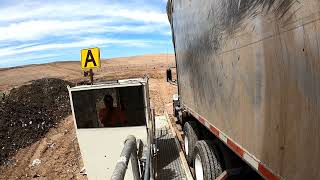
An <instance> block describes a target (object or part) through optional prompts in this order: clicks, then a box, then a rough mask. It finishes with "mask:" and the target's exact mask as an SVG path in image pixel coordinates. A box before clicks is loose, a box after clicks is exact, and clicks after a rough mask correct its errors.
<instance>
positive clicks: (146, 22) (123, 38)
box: [0, 0, 170, 61]
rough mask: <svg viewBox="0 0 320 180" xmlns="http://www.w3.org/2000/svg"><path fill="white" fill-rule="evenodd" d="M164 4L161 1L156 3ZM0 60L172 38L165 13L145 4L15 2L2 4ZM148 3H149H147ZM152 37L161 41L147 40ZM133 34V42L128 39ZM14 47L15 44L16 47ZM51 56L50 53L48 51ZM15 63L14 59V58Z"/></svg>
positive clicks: (112, 0)
mask: <svg viewBox="0 0 320 180" xmlns="http://www.w3.org/2000/svg"><path fill="white" fill-rule="evenodd" d="M159 2H160V3H161V4H162V5H163V2H161V1H159ZM1 3H2V5H1V6H0V14H1V16H0V58H1V59H2V60H1V61H4V60H3V59H6V58H7V57H13V56H20V55H25V54H30V53H34V56H31V55H28V56H26V57H25V58H26V59H28V58H32V57H36V58H45V59H46V58H51V57H55V56H51V55H52V54H50V57H49V56H45V55H42V56H40V55H39V54H45V53H46V52H48V51H55V50H56V49H59V50H62V51H64V50H66V49H71V48H79V49H80V48H86V47H92V46H99V47H106V46H110V45H117V46H121V47H130V46H134V47H150V46H155V45H156V44H165V42H164V40H159V39H165V38H168V36H169V35H170V32H168V31H169V30H170V28H169V23H168V20H167V15H166V14H165V10H164V9H162V10H160V9H157V8H155V7H152V6H150V4H149V5H148V4H145V3H149V1H144V0H140V2H136V1H128V2H123V1H118V0H109V1H108V2H101V1H100V0H92V1H81V0H77V1H74V0H71V1H61V0H55V1H46V2H45V3H44V1H41V2H40V1H19V0H18V1H16V2H15V3H9V4H8V3H7V4H5V3H4V2H1ZM150 3H151V1H150ZM148 34H149V35H151V36H150V37H151V38H152V37H161V36H162V37H161V38H157V39H154V40H153V41H150V38H149V37H148ZM131 35H133V37H131ZM17 44H18V45H17ZM49 53H50V52H49ZM12 59H18V58H14V57H13V58H12Z"/></svg>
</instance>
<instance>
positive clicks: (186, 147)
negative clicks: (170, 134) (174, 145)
mask: <svg viewBox="0 0 320 180" xmlns="http://www.w3.org/2000/svg"><path fill="white" fill-rule="evenodd" d="M184 150H185V152H186V155H187V156H188V155H189V140H188V137H187V136H184Z"/></svg>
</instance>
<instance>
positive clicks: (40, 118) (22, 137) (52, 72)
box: [0, 54, 177, 180]
mask: <svg viewBox="0 0 320 180" xmlns="http://www.w3.org/2000/svg"><path fill="white" fill-rule="evenodd" d="M171 66H175V63H174V55H170V54H169V55H167V54H157V55H144V56H134V57H127V58H116V59H109V60H103V61H102V67H101V69H99V70H95V80H96V81H105V80H115V79H125V78H134V77H142V76H144V75H145V74H147V75H148V76H149V77H150V81H149V86H150V97H151V104H152V107H153V108H155V111H156V114H158V115H159V114H163V112H164V111H165V110H167V111H168V112H170V111H171V110H172V106H171V102H172V100H171V97H172V95H173V94H174V93H176V92H177V89H176V87H175V86H172V85H170V84H169V83H167V82H166V80H165V71H166V69H167V68H168V67H171ZM86 81H88V79H86V78H84V77H83V71H82V70H81V69H80V63H79V62H56V63H49V64H41V65H28V66H24V67H16V68H6V69H0V93H1V94H2V93H5V94H6V96H5V98H4V100H1V98H0V103H1V105H0V111H1V112H0V145H1V146H0V179H1V180H2V179H32V178H37V179H80V180H82V179H87V178H86V176H85V175H84V174H83V173H82V171H83V170H84V165H83V162H82V158H81V153H80V150H79V145H78V141H77V137H76V133H75V127H74V123H73V119H72V116H71V111H70V104H69V97H68V93H67V88H66V87H67V85H75V84H80V83H83V82H86ZM1 94H0V95H1ZM8 137H9V138H8Z"/></svg>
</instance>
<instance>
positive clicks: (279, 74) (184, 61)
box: [167, 0, 320, 180]
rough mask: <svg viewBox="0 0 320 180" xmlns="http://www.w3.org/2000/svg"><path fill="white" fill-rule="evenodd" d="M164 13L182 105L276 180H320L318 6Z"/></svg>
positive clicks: (284, 1) (227, 6) (219, 4)
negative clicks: (271, 174)
mask: <svg viewBox="0 0 320 180" xmlns="http://www.w3.org/2000/svg"><path fill="white" fill-rule="evenodd" d="M167 10H168V16H169V20H170V22H171V26H172V32H173V41H174V46H175V54H176V61H177V74H178V85H179V95H180V98H181V102H182V105H183V106H184V107H185V108H186V109H189V111H193V114H197V116H198V117H201V118H200V119H201V120H203V121H204V122H205V123H207V125H209V126H213V127H215V128H216V130H217V129H218V130H219V131H220V132H222V133H223V134H224V135H225V136H226V137H228V138H229V139H230V140H231V141H232V142H235V143H236V145H237V146H239V148H241V149H243V150H244V151H245V152H248V154H250V155H251V156H252V158H253V159H255V160H256V161H257V162H258V163H260V164H262V165H263V168H267V170H269V171H271V172H272V173H273V174H275V175H276V176H279V177H280V178H285V179H290V180H291V179H320V171H319V167H320V1H319V0H299V1H296V0H169V2H168V7H167ZM238 154H239V153H238ZM249 163H250V162H249ZM264 170H265V169H264ZM260 173H261V172H260Z"/></svg>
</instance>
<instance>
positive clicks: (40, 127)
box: [0, 78, 73, 164]
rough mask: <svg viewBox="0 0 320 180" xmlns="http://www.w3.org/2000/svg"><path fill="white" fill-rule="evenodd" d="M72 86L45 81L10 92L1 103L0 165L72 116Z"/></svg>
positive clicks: (65, 83) (63, 82) (59, 81)
mask: <svg viewBox="0 0 320 180" xmlns="http://www.w3.org/2000/svg"><path fill="white" fill-rule="evenodd" d="M68 85H69V86H72V85H73V84H72V83H71V82H68V81H64V80H61V79H55V78H44V79H39V80H35V81H33V82H32V83H31V84H28V85H23V86H21V87H19V88H15V89H12V90H11V91H10V93H9V95H7V96H6V98H5V100H4V101H3V102H2V103H0V147H1V148H0V164H3V163H4V161H6V160H7V159H9V158H10V157H11V156H13V155H14V154H15V153H16V152H17V150H19V149H21V148H24V147H27V146H29V145H31V144H32V143H34V142H36V141H38V140H39V139H41V138H42V137H44V136H45V134H46V133H47V132H48V131H49V129H50V128H52V127H54V125H55V124H56V123H58V122H60V120H62V119H63V118H65V117H66V116H67V115H68V114H71V109H70V106H69V95H68V89H67V86H68Z"/></svg>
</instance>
